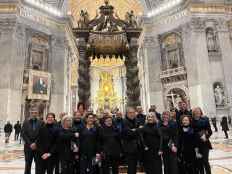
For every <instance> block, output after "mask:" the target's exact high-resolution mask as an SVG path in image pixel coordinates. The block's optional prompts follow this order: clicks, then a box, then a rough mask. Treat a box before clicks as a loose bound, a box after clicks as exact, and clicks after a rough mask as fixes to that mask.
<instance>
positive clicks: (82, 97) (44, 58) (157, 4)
mask: <svg viewBox="0 0 232 174" xmlns="http://www.w3.org/2000/svg"><path fill="white" fill-rule="evenodd" d="M231 56H232V1H231V0H0V127H1V132H2V127H3V126H4V124H5V123H6V122H7V121H10V122H12V123H14V122H16V121H18V120H19V121H20V122H23V121H24V120H25V119H27V118H28V117H29V114H30V109H31V108H32V107H33V108H34V107H36V108H38V110H39V116H40V117H41V118H44V117H45V116H46V114H47V113H49V112H54V113H56V114H59V113H62V112H65V113H67V114H68V115H72V114H73V113H74V112H75V110H76V107H77V104H78V103H79V102H83V103H85V105H86V106H88V108H89V110H92V111H94V112H95V113H98V114H100V113H103V112H105V111H106V110H107V111H114V110H117V109H119V110H120V111H122V112H123V113H125V111H126V108H127V107H128V106H131V107H136V106H142V108H143V110H144V112H145V113H147V112H148V110H149V108H150V106H151V105H155V106H156V108H157V110H158V111H160V112H162V111H164V110H170V109H174V108H177V107H178V103H179V102H181V101H183V102H185V103H187V104H188V107H189V108H193V107H197V106H199V107H201V108H202V109H203V112H204V113H205V114H206V115H207V116H208V117H210V118H212V117H216V118H217V119H218V120H220V119H221V118H222V117H223V116H232V71H231V67H232V57H231ZM220 136H221V135H219V134H216V135H215V136H214V137H213V138H214V144H215V150H214V152H213V155H212V156H211V157H210V160H211V164H212V166H213V167H212V168H213V172H214V173H213V174H224V173H225V174H227V173H232V167H231V166H232V165H231V164H232V151H231V150H232V141H229V140H228V141H227V140H226V141H225V140H222V139H221V138H220ZM2 138H3V135H1V136H0V139H2ZM1 143H2V142H0V144H1ZM2 144H3V145H0V146H2V147H0V174H15V173H20V172H21V170H22V168H23V162H22V159H21V158H22V154H21V146H19V145H18V144H14V145H13V146H9V147H8V146H7V147H6V146H5V145H4V143H2ZM6 161H7V162H8V163H7V162H6ZM12 168H13V169H14V170H12V172H11V169H12ZM19 171H20V172H19Z"/></svg>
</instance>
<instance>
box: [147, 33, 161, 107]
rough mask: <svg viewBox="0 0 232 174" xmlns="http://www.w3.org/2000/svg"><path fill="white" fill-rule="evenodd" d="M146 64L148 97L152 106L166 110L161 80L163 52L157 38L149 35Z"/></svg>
mask: <svg viewBox="0 0 232 174" xmlns="http://www.w3.org/2000/svg"><path fill="white" fill-rule="evenodd" d="M144 52H145V56H144V59H145V60H144V62H145V68H144V69H145V71H146V72H145V75H146V78H145V79H146V82H147V84H148V85H147V88H148V89H147V90H146V91H147V94H146V95H147V96H148V99H149V101H148V102H147V103H148V106H147V107H148V108H149V107H150V105H156V107H157V110H158V111H163V110H164V98H163V89H162V83H161V79H160V74H161V52H160V45H159V41H158V38H157V36H154V35H152V36H150V35H147V36H145V38H144Z"/></svg>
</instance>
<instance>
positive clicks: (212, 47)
mask: <svg viewBox="0 0 232 174" xmlns="http://www.w3.org/2000/svg"><path fill="white" fill-rule="evenodd" d="M206 39H207V47H208V51H209V52H210V51H212V52H213V51H214V52H216V51H217V36H216V34H215V32H214V30H213V29H211V28H209V29H208V30H207V31H206Z"/></svg>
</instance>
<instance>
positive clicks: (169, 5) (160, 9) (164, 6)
mask: <svg viewBox="0 0 232 174" xmlns="http://www.w3.org/2000/svg"><path fill="white" fill-rule="evenodd" d="M182 2H183V0H171V1H169V2H167V3H164V4H162V5H160V6H159V7H158V8H156V9H154V10H152V11H151V12H149V13H148V14H147V17H152V16H156V15H159V14H161V13H163V12H165V11H168V10H170V9H171V8H173V7H175V6H177V5H179V4H180V3H182Z"/></svg>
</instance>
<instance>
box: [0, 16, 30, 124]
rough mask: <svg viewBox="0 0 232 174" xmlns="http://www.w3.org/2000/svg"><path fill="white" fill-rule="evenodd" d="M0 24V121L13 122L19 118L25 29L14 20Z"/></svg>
mask: <svg viewBox="0 0 232 174" xmlns="http://www.w3.org/2000/svg"><path fill="white" fill-rule="evenodd" d="M9 21H10V22H9ZM1 24H3V25H2V26H1V34H2V38H1V42H0V52H1V57H0V60H1V61H0V67H1V68H0V74H1V75H0V79H1V85H0V95H1V99H0V105H1V106H0V111H1V120H3V121H4V122H5V121H6V120H10V121H13V122H15V121H16V120H19V118H20V117H21V97H22V82H23V70H24V61H25V57H26V56H25V52H26V47H25V41H26V39H25V28H24V27H23V25H21V24H19V23H17V22H16V21H14V20H6V22H3V21H1ZM4 25H5V26H4Z"/></svg>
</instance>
